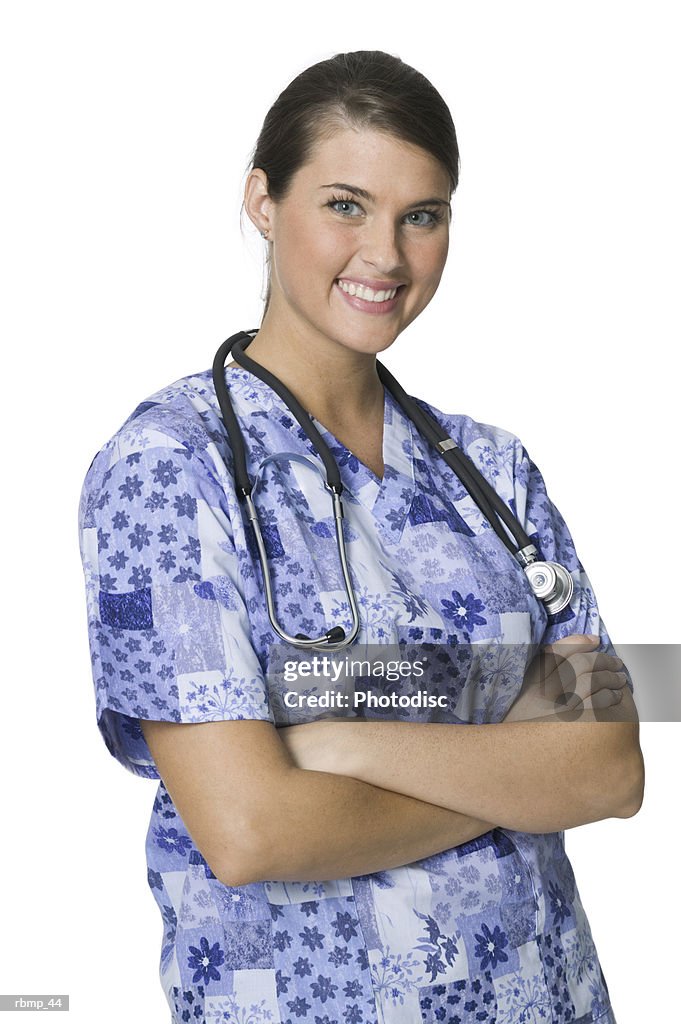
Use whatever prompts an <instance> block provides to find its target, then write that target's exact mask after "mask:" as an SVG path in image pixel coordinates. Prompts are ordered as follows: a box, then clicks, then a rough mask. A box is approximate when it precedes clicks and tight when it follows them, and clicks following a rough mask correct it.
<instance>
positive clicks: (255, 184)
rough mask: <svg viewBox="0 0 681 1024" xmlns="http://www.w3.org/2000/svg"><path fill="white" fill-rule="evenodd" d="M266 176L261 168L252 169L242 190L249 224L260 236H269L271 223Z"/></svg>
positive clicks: (270, 204) (270, 201)
mask: <svg viewBox="0 0 681 1024" xmlns="http://www.w3.org/2000/svg"><path fill="white" fill-rule="evenodd" d="M268 185H269V183H268V180H267V175H266V174H265V172H264V171H263V169H262V168H261V167H254V168H253V170H252V171H251V172H250V173H249V175H248V178H247V179H246V187H245V189H244V206H245V207H246V213H247V214H248V216H249V218H250V220H251V223H252V224H254V225H255V227H256V228H257V229H258V231H259V232H260V234H261V235H262V234H264V235H265V236H269V234H270V232H271V229H272V226H273V221H272V210H273V206H274V204H273V201H272V199H271V197H270V194H269V192H268V191H267V189H268Z"/></svg>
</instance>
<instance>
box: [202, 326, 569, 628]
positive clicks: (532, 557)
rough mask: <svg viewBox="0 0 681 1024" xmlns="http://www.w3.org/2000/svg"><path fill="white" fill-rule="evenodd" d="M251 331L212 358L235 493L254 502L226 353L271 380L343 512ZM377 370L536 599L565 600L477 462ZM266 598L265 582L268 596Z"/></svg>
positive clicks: (304, 423) (313, 432) (325, 451)
mask: <svg viewBox="0 0 681 1024" xmlns="http://www.w3.org/2000/svg"><path fill="white" fill-rule="evenodd" d="M255 334H257V329H255V330H254V331H238V332H237V333H236V334H233V335H232V336H231V337H230V338H228V339H227V340H226V341H224V342H223V343H222V345H220V347H219V348H218V350H217V352H216V354H215V359H214V360H213V384H214V386H215V392H216V395H217V398H218V403H219V405H220V410H221V412H222V417H223V421H224V424H225V428H226V430H227V434H228V436H229V441H230V445H231V448H232V453H233V457H234V480H235V485H236V488H237V493H238V497H239V499H240V500H243V499H246V500H247V501H248V502H249V503H250V504H251V505H252V502H251V499H250V495H251V492H252V490H253V484H252V482H251V480H250V477H249V475H248V468H247V462H246V447H245V444H244V439H243V434H242V432H241V428H240V427H239V423H238V420H237V418H236V415H235V413H234V409H233V407H232V403H231V400H230V397H229V389H228V388H227V384H226V380H225V373H224V369H225V362H226V359H227V356H228V355H229V353H230V352H231V353H232V355H233V357H234V359H235V361H236V362H237V363H238V364H239V365H240V366H242V367H243V368H244V369H245V370H248V371H249V372H250V373H252V374H253V375H254V376H255V377H258V378H259V379H260V380H262V381H264V383H266V384H267V385H269V387H270V388H272V390H273V391H275V392H276V394H278V395H279V397H280V398H281V399H282V401H283V402H284V403H285V405H286V406H287V407H288V409H289V410H290V412H291V413H292V415H293V416H294V417H295V418H296V420H297V421H298V423H299V425H300V426H301V428H302V429H303V431H304V433H305V434H306V435H307V437H308V439H309V440H310V442H311V443H312V445H313V447H314V449H315V450H316V452H317V454H318V455H319V457H320V458H321V460H322V462H323V464H324V468H325V470H326V478H327V486H328V487H329V489H330V490H331V491H332V492H333V493H334V495H335V496H336V497H335V499H334V500H335V501H336V508H337V510H338V512H339V513H340V514H341V515H342V511H340V510H341V506H340V503H339V500H338V499H339V497H340V494H341V493H342V491H343V484H342V481H341V477H340V471H339V469H338V466H337V464H336V461H335V459H334V458H333V455H332V454H331V451H330V450H329V447H328V445H327V444H326V442H325V441H324V439H323V437H322V436H321V434H320V433H319V431H318V430H317V428H316V427H315V425H314V423H313V422H312V419H311V418H310V416H309V414H308V413H307V412H306V410H305V409H303V407H302V405H301V404H300V402H299V401H298V399H297V398H296V397H295V395H293V394H292V393H291V392H290V391H289V389H288V388H287V387H285V385H284V384H282V382H281V381H280V380H279V379H278V378H277V377H275V376H274V374H272V373H270V371H269V370H267V369H266V368H265V367H264V366H261V365H260V364H259V363H256V362H255V361H254V360H252V359H251V358H250V357H249V356H247V355H246V354H245V351H244V349H245V348H247V346H248V344H250V342H251V341H252V340H253V336H254V335H255ZM376 370H377V373H378V376H379V379H380V380H381V383H382V384H383V386H384V387H385V388H386V389H387V390H388V391H389V392H390V394H391V395H392V396H393V398H394V399H395V401H396V403H397V404H398V405H399V406H400V408H401V409H402V410H403V412H404V414H405V415H406V416H407V417H408V419H410V420H411V422H412V423H413V424H414V425H415V426H416V428H417V429H418V430H419V432H420V433H421V434H422V435H423V436H424V437H425V439H426V440H427V441H428V442H429V443H430V444H431V445H432V446H433V447H434V448H435V449H436V451H437V452H438V453H439V454H440V455H441V456H442V458H443V459H444V461H445V462H446V463H447V465H448V466H449V468H450V469H451V470H452V472H453V473H454V474H455V475H456V477H457V478H458V480H459V482H460V483H461V484H462V485H463V486H464V487H465V489H466V490H467V492H468V494H469V495H470V497H471V498H472V499H473V501H474V502H475V503H476V505H477V507H478V509H479V510H480V512H481V513H482V515H483V516H484V517H485V519H486V520H487V521H488V523H489V525H490V526H491V528H492V529H493V530H494V532H495V533H496V534H497V536H498V537H499V539H500V540H501V541H502V543H503V544H504V546H505V547H506V548H507V550H508V551H509V552H510V553H511V554H512V555H513V556H514V558H515V559H516V560H517V561H518V562H519V563H520V564H521V566H522V567H523V569H524V570H525V573H526V576H527V577H528V580H529V582H530V585H531V587H532V590H533V592H534V594H535V597H537V600H541V601H543V602H544V603H545V605H546V606H547V607H548V610H549V611H550V612H551V613H556V612H557V611H560V610H562V608H564V607H565V606H566V604H567V603H569V600H570V597H571V595H572V590H573V585H572V578H571V576H570V574H569V573H568V571H567V570H566V569H565V568H563V567H562V566H560V565H559V564H557V563H556V562H545V561H542V560H540V559H539V557H538V552H537V549H536V547H535V546H534V544H533V543H532V541H531V540H530V538H529V537H528V535H527V533H526V532H525V530H524V529H523V527H522V525H521V524H520V522H519V521H518V519H517V518H516V517H515V516H514V515H513V513H512V512H511V510H510V509H509V508H508V506H507V505H506V504H505V503H504V501H503V500H502V498H501V497H500V495H499V494H498V493H497V492H496V491H495V489H494V488H493V487H492V485H491V484H490V483H489V481H488V480H487V479H486V477H485V476H483V474H482V473H481V472H480V470H479V469H478V468H477V466H475V464H474V463H473V462H472V461H471V460H470V459H469V457H468V456H467V455H466V454H465V453H464V452H463V451H462V450H461V449H460V448H459V447H458V445H457V444H456V442H455V441H454V440H452V438H451V437H448V436H447V434H446V433H444V432H443V430H442V427H441V426H440V424H439V423H438V421H437V420H436V419H435V417H434V416H432V415H431V414H430V413H428V412H426V411H425V410H423V409H421V407H420V406H419V405H418V404H417V402H416V401H415V400H414V399H413V398H412V397H411V396H410V395H408V394H407V393H406V391H405V390H404V388H402V386H401V385H400V384H399V382H398V381H397V380H396V379H395V377H393V375H392V374H391V373H390V371H389V370H388V369H387V368H386V367H385V366H384V365H383V364H382V363H381V362H379V360H376ZM253 515H255V509H254V507H253V508H252V515H251V518H252V517H253ZM500 520H501V522H500ZM502 522H503V524H504V525H505V526H506V528H507V529H508V531H509V533H510V534H512V536H513V538H514V539H515V542H516V545H517V547H516V546H514V544H513V541H512V540H511V538H510V537H509V535H508V533H507V532H506V531H505V530H504V528H503V526H502ZM341 536H342V534H341ZM268 582H269V580H268ZM270 597H271V595H270V593H269V587H268V598H270ZM551 602H553V607H551ZM341 632H342V631H341ZM297 636H301V637H302V634H297Z"/></svg>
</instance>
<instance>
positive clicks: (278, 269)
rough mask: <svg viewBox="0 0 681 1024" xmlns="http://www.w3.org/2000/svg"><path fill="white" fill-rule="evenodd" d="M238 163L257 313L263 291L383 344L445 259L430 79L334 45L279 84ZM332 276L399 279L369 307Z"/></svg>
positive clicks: (449, 145)
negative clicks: (264, 286)
mask: <svg viewBox="0 0 681 1024" xmlns="http://www.w3.org/2000/svg"><path fill="white" fill-rule="evenodd" d="M250 165H251V167H252V170H251V172H250V174H249V177H248V180H247V183H246V195H245V205H246V207H247V211H248V214H249V216H250V218H251V220H252V221H253V223H254V224H256V226H257V227H258V228H259V229H260V230H261V231H266V232H267V233H268V243H267V245H268V259H269V263H270V278H269V283H268V291H267V298H266V304H265V310H264V313H265V314H267V312H268V309H269V308H270V302H271V303H272V310H273V311H274V310H276V312H277V314H278V315H283V316H288V317H289V318H290V316H291V315H293V318H294V319H296V318H297V317H302V319H303V320H310V321H311V322H312V323H313V324H314V326H316V327H318V328H319V329H321V330H323V331H325V333H327V334H329V333H330V334H331V335H333V331H334V329H335V328H336V327H338V326H339V325H340V327H339V329H340V332H341V334H342V336H343V338H344V339H345V341H346V342H348V341H349V343H350V344H353V341H354V342H355V344H358V345H359V346H360V347H364V346H366V347H368V348H374V349H375V348H378V349H382V348H383V347H385V346H386V345H388V344H390V343H391V342H392V341H393V340H394V338H395V337H396V336H397V335H398V334H399V333H400V332H401V331H402V330H403V329H404V328H405V327H406V326H407V324H408V323H410V322H411V321H412V320H413V319H415V317H416V316H418V314H419V313H420V312H421V311H422V309H423V308H425V306H426V305H427V304H428V302H430V299H431V298H432V296H433V294H434V293H435V291H436V290H437V286H438V284H439V281H440V277H441V275H442V270H443V269H444V264H445V261H446V255H447V249H448V241H449V221H450V217H451V209H450V207H449V202H450V200H451V196H452V194H453V192H454V191H455V189H456V187H457V184H458V177H459V152H458V146H457V140H456V132H455V129H454V124H453V122H452V118H451V115H450V112H449V109H448V107H447V105H446V104H445V102H444V100H443V99H442V97H441V96H440V94H439V93H438V92H437V90H436V89H435V88H434V87H433V86H432V85H431V83H430V82H429V81H428V80H427V79H426V78H425V77H424V76H423V75H422V74H421V73H420V72H418V71H416V70H415V69H414V68H412V67H410V66H409V65H407V64H405V63H403V62H402V61H401V60H400V59H399V58H398V57H394V56H392V55H391V54H387V53H383V52H382V51H380V50H378V51H373V50H371V51H369V50H360V51H357V52H355V53H344V54H337V55H336V56H335V57H333V58H330V59H329V60H325V61H321V62H320V63H318V64H315V65H313V66H312V67H310V68H308V69H306V70H305V71H303V72H302V73H301V74H300V75H298V77H297V78H295V79H294V80H293V81H292V82H291V83H290V85H289V86H288V87H287V88H286V89H285V90H284V91H283V92H282V93H281V95H280V96H279V97H278V99H277V100H276V101H275V103H274V104H273V106H272V107H271V109H270V110H269V112H268V114H267V116H266V118H265V122H264V124H263V127H262V130H261V132H260V135H259V138H258V141H257V144H256V146H255V149H254V151H253V155H252V159H251V162H250ZM337 183H342V184H343V185H344V186H347V185H351V186H353V189H355V190H363V193H364V194H362V192H360V191H352V190H349V189H348V188H346V187H343V188H339V187H338V184H337ZM424 200H430V202H424ZM433 200H434V201H435V202H433ZM338 278H350V279H355V280H356V281H361V280H364V281H367V282H374V283H379V282H384V283H385V284H392V283H393V282H394V283H395V284H397V283H399V284H401V285H402V287H401V288H400V290H399V291H398V293H397V297H396V300H395V302H394V303H393V304H392V305H393V306H394V308H388V310H387V312H385V313H383V314H382V315H376V313H374V314H370V313H367V312H366V311H365V310H366V307H365V309H361V308H359V307H360V306H361V305H362V304H361V303H359V302H357V301H354V302H349V301H346V298H345V295H344V293H343V292H341V291H340V288H339V286H338V284H337V279H338ZM379 308H381V309H382V308H383V307H380V306H378V305H377V306H375V309H376V310H378V309H379ZM320 318H321V319H320ZM339 318H340V319H339ZM348 332H349V333H348Z"/></svg>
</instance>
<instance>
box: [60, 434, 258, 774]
mask: <svg viewBox="0 0 681 1024" xmlns="http://www.w3.org/2000/svg"><path fill="white" fill-rule="evenodd" d="M159 437H160V435H159V434H158V433H157V432H154V442H153V444H151V446H149V447H146V448H142V449H141V450H139V451H131V452H129V453H128V454H127V455H125V456H122V457H119V458H113V459H112V452H113V451H114V449H113V448H110V449H107V448H104V449H102V451H101V452H99V453H98V455H97V456H95V459H94V460H93V462H92V464H91V465H90V468H89V470H88V473H87V475H86V478H85V482H84V484H83V488H82V492H81V497H80V503H79V512H78V531H79V543H80V551H81V558H82V563H83V571H84V574H85V586H86V598H87V626H88V638H89V645H90V656H91V662H92V677H93V682H94V687H95V698H96V714H97V724H98V727H99V730H100V732H101V735H102V737H103V738H104V741H105V743H106V746H107V748H108V750H109V752H110V753H111V754H112V755H113V756H114V757H116V758H117V759H118V760H119V761H120V762H121V764H123V765H124V766H125V767H126V768H128V770H129V771H131V772H133V773H134V774H135V775H141V776H143V777H146V778H155V779H158V778H159V777H160V776H159V773H158V769H157V768H156V765H155V764H154V761H153V758H152V756H151V753H150V751H149V748H148V746H147V744H146V741H145V740H144V735H143V733H142V730H141V727H140V723H139V720H140V719H141V718H144V719H154V720H157V721H169V722H180V723H182V722H187V723H190V722H192V723H194V722H212V721H220V720H233V719H259V720H264V721H270V722H274V719H273V716H272V713H271V710H270V704H269V699H268V693H267V687H266V682H265V676H264V673H263V669H262V666H261V664H260V661H259V659H258V657H257V654H256V651H255V650H254V647H253V644H252V641H251V631H250V623H249V616H248V611H247V604H246V601H245V598H244V591H243V586H242V583H241V577H240V573H239V553H238V551H237V550H236V548H235V544H234V537H233V532H232V528H231V525H230V518H229V514H228V506H227V502H226V500H225V495H224V491H223V490H222V488H221V486H220V483H219V480H218V478H217V477H216V474H215V472H214V467H213V465H212V462H211V460H210V458H209V457H208V455H207V454H206V452H205V451H203V452H201V453H200V454H197V453H196V452H192V451H191V450H189V449H188V448H187V447H186V446H183V445H181V444H180V443H179V442H177V441H175V440H174V439H172V438H168V439H167V444H165V443H163V440H161V443H159ZM107 463H110V464H108V465H107Z"/></svg>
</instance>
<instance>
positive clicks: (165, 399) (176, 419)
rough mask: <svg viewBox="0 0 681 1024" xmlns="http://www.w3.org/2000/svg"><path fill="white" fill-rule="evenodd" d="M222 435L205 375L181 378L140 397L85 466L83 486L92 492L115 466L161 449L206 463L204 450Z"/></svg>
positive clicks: (208, 380)
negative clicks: (86, 467)
mask: <svg viewBox="0 0 681 1024" xmlns="http://www.w3.org/2000/svg"><path fill="white" fill-rule="evenodd" d="M223 436H224V431H223V429H221V425H220V419H219V409H218V408H217V407H216V401H215V391H214V389H213V385H212V377H211V371H210V370H204V371H201V372H197V373H191V374H187V375H186V376H184V377H180V378H179V379H177V380H175V381H173V382H172V383H170V384H167V385H165V386H164V387H162V388H159V389H158V390H157V391H154V392H153V393H151V394H148V395H146V396H145V397H143V398H142V399H141V401H139V402H138V403H137V405H135V407H134V408H133V409H132V411H131V412H130V413H129V414H128V415H127V416H126V418H125V419H124V420H123V422H122V423H121V424H120V426H118V427H117V428H116V430H115V431H114V432H113V434H111V436H110V437H109V438H108V439H107V440H106V441H105V442H104V443H103V444H102V445H101V447H100V448H99V449H98V451H97V452H96V453H95V455H94V457H93V458H92V460H91V462H90V466H89V468H88V471H87V475H86V484H89V485H90V486H92V487H96V485H97V482H99V483H101V482H102V480H103V479H105V478H106V475H107V474H108V472H109V471H110V470H111V468H112V467H113V466H114V464H115V463H117V462H119V461H121V460H128V461H129V462H130V464H131V465H132V463H133V462H134V461H135V460H136V459H137V458H139V455H140V454H141V453H144V452H146V451H149V450H152V449H153V450H157V449H165V450H170V451H175V452H176V453H178V454H179V455H183V456H185V460H186V459H191V458H197V459H200V458H202V457H203V458H205V459H209V458H210V455H209V453H208V449H209V447H210V446H211V445H215V444H220V443H221V441H222V438H223Z"/></svg>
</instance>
